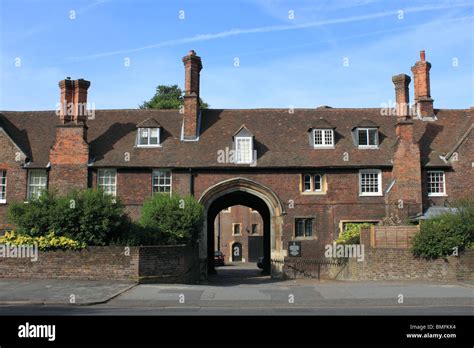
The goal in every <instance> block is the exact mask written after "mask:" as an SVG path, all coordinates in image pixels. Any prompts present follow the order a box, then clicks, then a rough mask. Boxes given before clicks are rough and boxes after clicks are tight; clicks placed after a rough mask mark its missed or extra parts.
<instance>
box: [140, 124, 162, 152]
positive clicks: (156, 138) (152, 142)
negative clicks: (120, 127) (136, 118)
mask: <svg viewBox="0 0 474 348" xmlns="http://www.w3.org/2000/svg"><path fill="white" fill-rule="evenodd" d="M137 128H138V130H137V140H136V145H137V147H157V146H161V139H160V130H161V126H160V124H159V123H158V122H157V121H156V120H155V119H153V118H148V119H146V120H145V121H143V122H141V123H139V124H138V125H137Z"/></svg>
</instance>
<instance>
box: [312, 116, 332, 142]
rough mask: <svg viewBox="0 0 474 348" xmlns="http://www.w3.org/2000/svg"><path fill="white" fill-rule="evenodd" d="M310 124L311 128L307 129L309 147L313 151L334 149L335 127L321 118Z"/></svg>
mask: <svg viewBox="0 0 474 348" xmlns="http://www.w3.org/2000/svg"><path fill="white" fill-rule="evenodd" d="M311 123H312V125H311V126H312V127H310V128H309V129H308V132H309V142H310V145H311V146H312V147H313V148H315V149H318V148H319V149H328V148H330V149H332V148H334V144H335V137H334V129H335V128H336V127H335V126H333V125H332V124H331V123H330V122H328V121H327V120H325V119H324V118H322V117H320V118H319V119H317V120H313V121H312V122H311Z"/></svg>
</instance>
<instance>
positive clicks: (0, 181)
mask: <svg viewBox="0 0 474 348" xmlns="http://www.w3.org/2000/svg"><path fill="white" fill-rule="evenodd" d="M0 193H2V195H3V198H1V196H0V204H5V203H7V171H6V170H5V169H1V170H0Z"/></svg>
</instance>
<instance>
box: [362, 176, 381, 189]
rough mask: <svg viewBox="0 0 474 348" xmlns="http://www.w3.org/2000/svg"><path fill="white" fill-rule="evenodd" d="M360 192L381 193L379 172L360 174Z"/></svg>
mask: <svg viewBox="0 0 474 348" xmlns="http://www.w3.org/2000/svg"><path fill="white" fill-rule="evenodd" d="M360 192H361V193H380V192H379V173H378V172H365V173H361V174H360Z"/></svg>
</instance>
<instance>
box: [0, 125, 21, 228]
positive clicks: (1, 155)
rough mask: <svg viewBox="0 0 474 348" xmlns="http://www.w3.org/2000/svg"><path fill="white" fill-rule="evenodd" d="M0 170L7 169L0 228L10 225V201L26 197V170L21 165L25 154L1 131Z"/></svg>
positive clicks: (18, 200) (0, 207) (1, 205)
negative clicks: (8, 219) (5, 192)
mask: <svg viewBox="0 0 474 348" xmlns="http://www.w3.org/2000/svg"><path fill="white" fill-rule="evenodd" d="M0 149H1V151H0V170H6V171H7V196H6V201H7V202H6V204H3V203H0V229H2V228H7V227H10V226H11V225H10V224H9V223H8V221H7V216H6V213H7V207H8V203H9V202H22V201H24V200H25V198H26V174H27V172H26V170H24V169H23V168H22V167H21V165H22V164H23V163H24V162H25V156H24V155H23V154H22V153H21V151H20V150H19V149H18V148H17V147H16V146H15V145H14V144H13V143H12V142H11V141H10V139H9V138H8V137H7V136H6V134H5V133H3V132H2V131H0Z"/></svg>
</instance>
